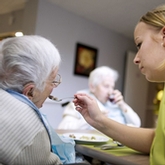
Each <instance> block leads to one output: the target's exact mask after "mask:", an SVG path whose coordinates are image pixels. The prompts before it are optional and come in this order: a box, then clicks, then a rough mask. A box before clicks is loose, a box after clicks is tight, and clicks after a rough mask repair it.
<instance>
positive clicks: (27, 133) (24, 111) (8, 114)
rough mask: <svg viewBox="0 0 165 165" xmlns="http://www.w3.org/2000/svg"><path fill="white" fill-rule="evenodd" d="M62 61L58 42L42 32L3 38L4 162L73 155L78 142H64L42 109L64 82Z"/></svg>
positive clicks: (37, 162)
mask: <svg viewBox="0 0 165 165" xmlns="http://www.w3.org/2000/svg"><path fill="white" fill-rule="evenodd" d="M60 61H61V58H60V55H59V52H58V50H57V49H56V48H55V46H54V45H53V44H52V43H51V42H50V41H48V40H47V39H45V38H43V37H40V36H33V35H32V36H22V37H13V38H9V39H5V40H3V41H1V42H0V121H1V124H0V136H1V137H0V139H1V140H0V164H5V165H10V164H12V165H18V164H21V165H24V164H26V165H30V164H33V165H49V164H51V165H53V164H54V165H55V164H62V163H64V164H65V163H72V162H74V161H75V159H74V153H75V151H74V143H73V142H72V141H68V142H63V140H62V139H61V138H59V136H58V135H57V134H56V133H55V131H54V130H52V127H51V126H50V125H49V123H48V121H47V120H46V118H45V117H44V116H43V115H42V114H41V113H40V111H39V108H40V107H42V104H43V103H44V101H45V99H46V98H47V97H48V96H49V95H50V93H51V92H52V90H53V89H54V88H56V87H57V86H58V84H59V83H60V82H61V81H60V76H59V74H58V68H59V65H60ZM56 146H57V148H56ZM60 146H61V148H60ZM62 147H63V148H62ZM58 148H60V151H58ZM67 149H69V151H66V150H67ZM61 151H62V152H61ZM65 152H68V153H67V154H65ZM72 157H73V159H71V158H72Z"/></svg>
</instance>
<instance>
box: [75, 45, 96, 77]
mask: <svg viewBox="0 0 165 165" xmlns="http://www.w3.org/2000/svg"><path fill="white" fill-rule="evenodd" d="M97 53H98V49H97V48H94V47H91V46H88V45H85V44H82V43H77V44H76V53H75V65H74V74H75V75H81V76H86V77H88V76H89V73H90V72H91V71H92V70H93V69H95V68H96V62H97Z"/></svg>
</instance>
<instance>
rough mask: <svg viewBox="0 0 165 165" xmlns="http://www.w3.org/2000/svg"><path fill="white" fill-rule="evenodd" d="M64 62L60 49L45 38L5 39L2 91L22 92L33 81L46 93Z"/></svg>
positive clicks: (0, 46) (0, 51) (0, 48)
mask: <svg viewBox="0 0 165 165" xmlns="http://www.w3.org/2000/svg"><path fill="white" fill-rule="evenodd" d="M60 62H61V57H60V54H59V52H58V50H57V49H56V47H55V46H54V45H53V44H52V43H51V42H50V41H49V40H47V39H45V38H43V37H41V36H37V35H25V36H22V37H13V38H7V39H4V40H2V41H1V42H0V88H3V89H13V90H15V91H18V92H22V90H23V87H24V85H26V84H27V83H29V82H33V83H34V84H35V87H36V88H37V89H38V90H40V91H42V90H43V89H44V87H45V83H44V82H45V80H46V79H47V78H48V77H49V75H50V74H51V72H52V71H53V70H54V69H55V68H58V67H59V65H60Z"/></svg>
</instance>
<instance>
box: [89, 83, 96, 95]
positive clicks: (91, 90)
mask: <svg viewBox="0 0 165 165" xmlns="http://www.w3.org/2000/svg"><path fill="white" fill-rule="evenodd" d="M89 90H90V92H92V93H94V92H95V86H94V85H93V84H89Z"/></svg>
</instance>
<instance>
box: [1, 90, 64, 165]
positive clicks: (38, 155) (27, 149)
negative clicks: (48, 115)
mask: <svg viewBox="0 0 165 165" xmlns="http://www.w3.org/2000/svg"><path fill="white" fill-rule="evenodd" d="M0 163H1V164H5V165H34V164H35V165H55V164H62V163H61V161H60V159H59V157H58V156H57V155H56V154H54V153H52V152H51V146H50V140H49V136H48V133H47V131H46V129H45V127H44V125H43V123H42V122H41V120H40V118H39V117H38V115H37V114H36V113H35V111H34V110H33V109H32V108H31V107H29V106H28V105H27V104H25V103H23V102H21V101H19V100H17V99H16V98H14V97H13V96H11V95H10V94H9V93H7V92H6V91H4V90H2V89H0Z"/></svg>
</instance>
